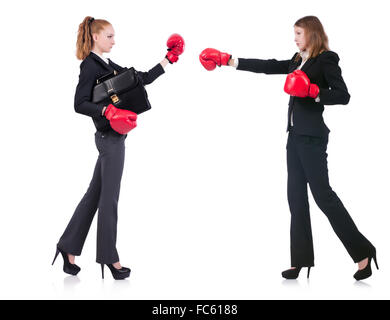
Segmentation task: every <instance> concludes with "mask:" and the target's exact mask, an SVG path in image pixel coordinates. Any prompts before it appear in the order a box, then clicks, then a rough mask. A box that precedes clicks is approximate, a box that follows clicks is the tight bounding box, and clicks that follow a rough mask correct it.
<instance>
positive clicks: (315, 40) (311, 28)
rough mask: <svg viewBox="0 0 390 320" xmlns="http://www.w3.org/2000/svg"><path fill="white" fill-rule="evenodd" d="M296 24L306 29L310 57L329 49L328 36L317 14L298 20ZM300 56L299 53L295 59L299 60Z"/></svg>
mask: <svg viewBox="0 0 390 320" xmlns="http://www.w3.org/2000/svg"><path fill="white" fill-rule="evenodd" d="M294 26H297V27H300V28H303V29H304V30H305V40H306V43H307V45H308V47H309V48H310V52H309V57H308V58H315V57H316V56H318V55H319V54H320V53H321V52H323V51H326V50H329V44H328V42H329V41H328V36H327V35H326V33H325V30H324V27H323V26H322V23H321V21H320V19H318V18H317V17H315V16H306V17H303V18H301V19H299V20H297V22H295V24H294ZM299 58H300V55H299V54H298V55H297V56H296V58H295V60H296V61H297V60H299Z"/></svg>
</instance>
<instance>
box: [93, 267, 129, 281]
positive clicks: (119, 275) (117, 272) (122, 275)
mask: <svg viewBox="0 0 390 320" xmlns="http://www.w3.org/2000/svg"><path fill="white" fill-rule="evenodd" d="M100 265H101V267H102V279H104V263H101V264H100ZM106 266H107V267H108V268H109V269H110V271H111V274H112V277H113V278H114V279H115V280H123V279H126V278H128V277H129V276H130V272H131V270H130V269H129V268H125V267H122V268H121V269H117V268H115V267H114V266H113V265H112V264H106Z"/></svg>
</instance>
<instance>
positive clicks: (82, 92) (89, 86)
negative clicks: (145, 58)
mask: <svg viewBox="0 0 390 320" xmlns="http://www.w3.org/2000/svg"><path fill="white" fill-rule="evenodd" d="M108 61H109V64H107V63H106V62H105V61H103V60H102V59H101V58H100V57H99V56H98V55H96V54H95V53H93V52H92V51H91V53H90V54H89V55H88V56H87V57H86V58H85V59H84V60H83V61H82V62H81V64H80V75H79V83H78V84H77V87H76V93H75V97H74V109H75V111H76V112H78V113H81V114H84V115H86V116H90V117H92V119H93V122H94V124H95V127H96V129H97V130H99V131H107V130H110V128H111V126H110V122H109V121H108V120H107V119H106V117H105V116H102V110H103V107H104V105H103V104H95V103H92V102H91V101H92V91H93V87H94V86H95V83H96V80H97V79H98V78H100V77H101V76H103V75H105V74H107V73H109V72H112V71H114V70H116V71H121V70H122V69H123V68H122V67H121V66H119V65H117V64H115V63H114V62H112V61H111V60H110V59H108ZM137 73H138V78H139V80H140V81H141V83H142V84H143V85H147V84H149V83H152V82H153V81H154V80H156V79H157V78H158V77H159V76H160V75H162V74H163V73H164V68H163V67H162V65H161V64H160V63H158V64H157V65H156V66H155V67H153V68H152V69H150V70H149V71H148V72H140V71H138V72H137Z"/></svg>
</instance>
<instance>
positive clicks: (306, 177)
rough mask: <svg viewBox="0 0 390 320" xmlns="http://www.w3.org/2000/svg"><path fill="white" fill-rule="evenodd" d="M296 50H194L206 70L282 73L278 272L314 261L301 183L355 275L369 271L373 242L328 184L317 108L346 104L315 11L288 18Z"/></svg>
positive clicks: (294, 271) (291, 273) (292, 272)
mask: <svg viewBox="0 0 390 320" xmlns="http://www.w3.org/2000/svg"><path fill="white" fill-rule="evenodd" d="M294 33H295V42H296V45H297V46H298V48H299V52H297V53H295V54H294V56H293V57H292V59H290V60H283V61H278V60H275V59H269V60H260V59H242V58H239V59H237V58H232V56H231V55H230V54H228V53H224V52H220V51H218V50H215V49H212V48H207V49H205V50H203V51H202V53H201V54H200V56H199V59H200V62H201V63H202V65H203V66H204V67H205V68H206V69H207V70H213V69H215V67H216V66H217V65H218V66H221V65H229V66H234V67H236V68H237V70H244V71H251V72H257V73H265V74H288V75H287V78H286V82H285V86H284V91H285V92H286V93H287V94H289V95H290V101H289V109H288V126H287V131H289V135H288V141H287V169H288V183H287V185H288V186H287V189H288V190H287V193H288V203H289V207H290V212H291V228H290V240H291V246H290V248H291V268H290V269H288V270H286V271H284V272H282V276H283V277H284V278H286V279H296V278H297V277H298V275H299V272H300V270H301V269H302V267H308V273H307V276H308V277H309V272H310V268H311V267H312V266H314V250H313V239H312V232H311V223H310V212H309V202H308V193H307V184H309V186H310V190H311V192H312V194H313V198H314V200H315V201H316V203H317V205H318V206H319V208H320V209H321V210H322V211H323V212H324V213H325V215H326V216H327V218H328V219H329V222H330V224H331V226H332V228H333V230H334V231H335V233H336V234H337V236H338V237H339V239H340V240H341V242H342V243H343V245H344V246H345V248H346V249H347V251H348V253H349V255H350V256H351V258H352V259H353V261H354V262H355V263H358V271H357V272H356V273H355V274H354V277H355V279H356V280H362V279H365V278H368V277H369V276H371V274H372V271H371V259H374V261H375V264H376V266H377V268H378V265H377V263H376V250H375V247H374V246H373V245H372V244H371V243H370V242H369V241H368V240H367V239H366V238H365V237H364V236H363V235H362V234H361V233H360V232H359V230H358V229H357V227H356V225H355V224H354V222H353V220H352V218H351V217H350V215H349V214H348V212H347V210H346V209H345V207H344V205H343V203H342V202H341V200H340V199H339V198H338V196H337V195H336V193H335V192H334V191H333V190H332V188H331V187H330V185H329V177H328V167H327V152H326V149H327V144H328V134H329V132H330V130H329V129H328V127H327V126H326V125H325V123H324V120H323V117H322V113H323V111H324V105H335V104H344V105H345V104H347V103H348V102H349V99H350V95H349V93H348V90H347V86H346V85H345V82H344V80H343V78H342V75H341V69H340V67H339V65H338V62H339V57H338V55H337V54H336V53H335V52H333V51H330V50H329V46H328V37H327V35H326V33H325V31H324V28H323V26H322V24H321V22H320V20H319V19H318V18H317V17H314V16H307V17H303V18H301V19H299V20H298V21H297V22H296V23H295V24H294Z"/></svg>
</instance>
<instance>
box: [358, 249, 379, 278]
mask: <svg viewBox="0 0 390 320" xmlns="http://www.w3.org/2000/svg"><path fill="white" fill-rule="evenodd" d="M367 258H368V263H367V266H366V267H365V268H364V269H361V270H358V271H356V273H355V274H354V275H353V277H354V278H355V279H356V280H363V279H367V278H368V277H370V276H371V275H372V270H371V259H374V262H375V266H376V269H377V270H379V268H378V262H377V261H376V250H375V249H374V252H373V253H372V255H371V256H368V257H367Z"/></svg>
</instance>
